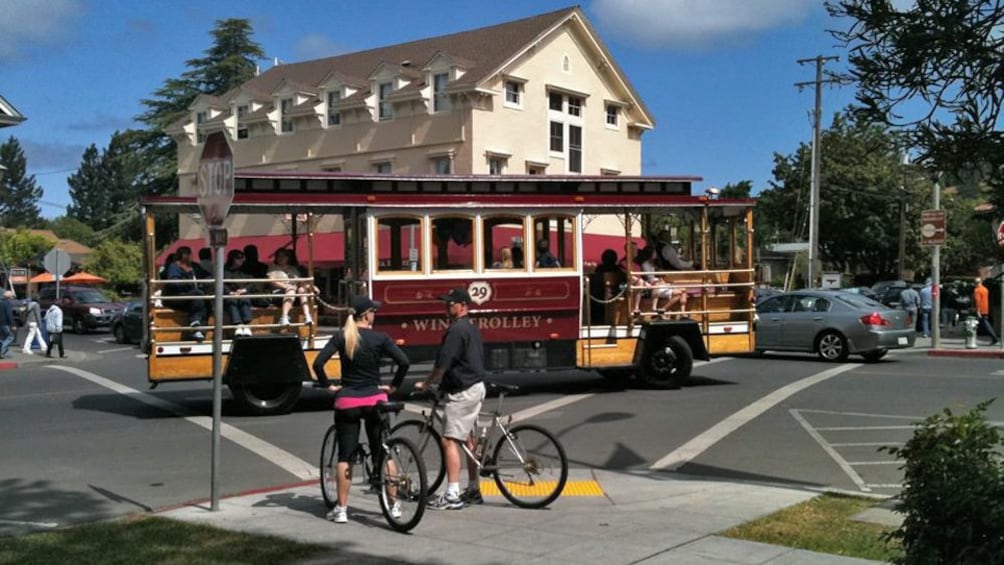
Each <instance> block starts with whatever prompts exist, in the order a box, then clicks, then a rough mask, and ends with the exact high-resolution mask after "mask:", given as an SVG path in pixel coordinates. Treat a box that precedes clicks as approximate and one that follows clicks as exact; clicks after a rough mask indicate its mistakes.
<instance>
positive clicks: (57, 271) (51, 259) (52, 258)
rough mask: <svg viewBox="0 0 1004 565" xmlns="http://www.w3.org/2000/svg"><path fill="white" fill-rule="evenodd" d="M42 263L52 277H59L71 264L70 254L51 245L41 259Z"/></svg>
mask: <svg viewBox="0 0 1004 565" xmlns="http://www.w3.org/2000/svg"><path fill="white" fill-rule="evenodd" d="M42 265H43V266H44V267H45V270H46V271H49V272H50V273H52V277H53V278H55V279H59V278H61V277H62V276H63V275H64V274H66V271H69V270H70V267H72V266H73V264H72V261H71V260H70V254H69V253H67V252H65V251H63V250H62V249H59V248H58V247H53V248H52V249H51V250H49V252H48V253H46V254H45V257H44V258H43V259H42Z"/></svg>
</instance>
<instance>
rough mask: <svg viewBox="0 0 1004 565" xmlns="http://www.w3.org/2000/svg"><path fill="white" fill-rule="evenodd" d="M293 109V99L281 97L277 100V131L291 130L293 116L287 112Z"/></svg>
mask: <svg viewBox="0 0 1004 565" xmlns="http://www.w3.org/2000/svg"><path fill="white" fill-rule="evenodd" d="M292 109H293V99H292V98H283V99H282V100H280V101H279V123H280V126H279V131H281V132H282V133H292V132H293V118H292V117H291V116H290V115H289V112H290V111H291V110H292Z"/></svg>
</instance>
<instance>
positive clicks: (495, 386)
mask: <svg viewBox="0 0 1004 565" xmlns="http://www.w3.org/2000/svg"><path fill="white" fill-rule="evenodd" d="M485 385H487V386H488V388H489V389H490V390H497V391H502V392H516V391H518V390H519V387H518V386H516V385H507V384H505V383H490V382H488V381H485Z"/></svg>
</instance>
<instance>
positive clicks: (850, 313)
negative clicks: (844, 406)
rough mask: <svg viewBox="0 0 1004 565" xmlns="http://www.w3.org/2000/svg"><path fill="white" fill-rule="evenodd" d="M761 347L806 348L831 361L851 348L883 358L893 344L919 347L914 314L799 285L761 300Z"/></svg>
mask: <svg viewBox="0 0 1004 565" xmlns="http://www.w3.org/2000/svg"><path fill="white" fill-rule="evenodd" d="M756 311H757V322H756V350H757V352H758V353H763V352H764V351H766V350H772V351H805V352H808V353H817V354H819V356H820V357H822V358H823V359H826V360H828V361H843V360H845V359H847V356H848V355H850V354H852V353H853V354H856V355H861V356H862V357H864V358H865V361H878V360H879V359H881V358H882V357H883V356H884V355H885V354H886V353H887V352H888V351H889V350H890V349H900V348H906V347H913V344H914V341H915V340H916V338H917V334H916V331H915V330H914V320H912V319H910V316H909V314H908V313H907V312H906V311H904V310H893V309H891V308H889V307H888V306H885V305H883V304H881V303H879V302H876V301H874V300H872V299H870V298H868V297H865V296H862V295H860V294H853V293H850V292H840V291H827V290H799V291H794V292H788V293H785V294H780V295H778V296H772V297H770V298H769V299H767V300H764V301H763V302H761V303H759V304H757V307H756Z"/></svg>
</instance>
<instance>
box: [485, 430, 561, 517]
mask: <svg viewBox="0 0 1004 565" xmlns="http://www.w3.org/2000/svg"><path fill="white" fill-rule="evenodd" d="M489 464H490V465H491V466H492V475H493V476H494V478H495V484H496V485H497V486H498V488H499V491H500V492H501V493H502V496H504V497H506V498H507V499H508V500H509V502H512V503H513V504H515V505H516V506H520V507H522V508H543V507H545V506H547V505H548V504H551V503H552V502H554V501H555V499H557V498H558V497H559V496H561V491H562V490H564V488H565V483H566V482H567V481H568V458H567V457H566V456H565V449H564V448H563V447H561V443H559V442H558V439H557V438H555V437H554V436H553V435H551V432H549V431H547V430H545V429H544V428H541V427H539V426H534V425H532V424H522V425H518V426H513V427H512V428H511V429H510V430H509V435H508V436H504V435H503V436H502V437H501V438H499V442H498V444H496V445H495V451H494V452H493V453H492V461H490V462H489Z"/></svg>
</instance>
